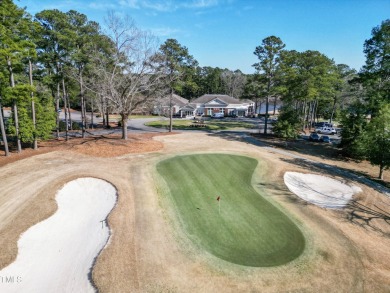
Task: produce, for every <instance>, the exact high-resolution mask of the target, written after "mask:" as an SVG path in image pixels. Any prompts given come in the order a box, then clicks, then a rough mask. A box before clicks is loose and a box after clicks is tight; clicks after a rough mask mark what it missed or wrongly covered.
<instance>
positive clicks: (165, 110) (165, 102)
mask: <svg viewBox="0 0 390 293" xmlns="http://www.w3.org/2000/svg"><path fill="white" fill-rule="evenodd" d="M187 104H188V100H187V99H184V98H182V97H180V96H179V95H176V94H173V95H172V100H171V99H170V95H168V96H165V97H163V98H161V99H160V100H159V101H158V102H157V104H156V105H155V106H154V108H153V114H154V115H162V116H169V108H170V105H171V106H172V114H173V115H175V116H176V115H180V116H181V115H182V113H181V112H180V109H181V108H182V107H184V106H185V105H187Z"/></svg>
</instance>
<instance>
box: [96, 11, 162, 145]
mask: <svg viewBox="0 0 390 293" xmlns="http://www.w3.org/2000/svg"><path fill="white" fill-rule="evenodd" d="M106 22H107V27H108V31H107V33H106V34H107V36H108V37H109V39H110V41H111V50H110V53H109V54H108V55H107V54H97V55H96V58H95V64H96V68H95V69H96V76H97V78H98V80H97V87H98V89H97V91H98V92H99V94H102V95H103V96H104V97H105V98H106V99H107V101H108V102H109V103H110V104H111V105H112V106H113V107H114V109H115V111H116V112H117V113H119V114H120V116H121V125H122V139H127V123H128V119H129V118H128V117H129V115H130V114H131V112H132V111H133V110H134V109H136V108H137V107H139V106H140V105H143V104H145V103H147V102H148V101H150V100H152V99H154V98H155V97H156V93H157V92H158V89H159V87H160V84H161V83H160V82H161V80H162V73H161V72H160V69H159V66H158V60H156V58H158V56H157V55H156V52H157V49H158V42H157V39H156V38H155V37H154V36H152V35H151V34H150V33H148V32H145V31H141V30H140V29H138V28H137V27H136V26H135V24H134V22H133V21H132V20H131V19H130V18H129V17H124V18H121V17H119V16H118V15H116V14H115V13H113V12H110V13H109V14H108V17H107V20H106Z"/></svg>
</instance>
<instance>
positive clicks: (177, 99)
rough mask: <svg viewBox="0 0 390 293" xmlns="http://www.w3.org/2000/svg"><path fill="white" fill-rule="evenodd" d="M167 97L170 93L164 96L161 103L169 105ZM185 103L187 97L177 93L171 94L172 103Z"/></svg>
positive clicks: (177, 104)
mask: <svg viewBox="0 0 390 293" xmlns="http://www.w3.org/2000/svg"><path fill="white" fill-rule="evenodd" d="M169 98H170V95H166V96H164V98H163V102H162V104H163V105H167V106H169ZM186 104H188V100H187V99H184V98H182V97H180V96H179V95H176V94H173V95H172V105H176V106H179V107H183V106H184V105H186Z"/></svg>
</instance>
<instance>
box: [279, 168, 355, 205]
mask: <svg viewBox="0 0 390 293" xmlns="http://www.w3.org/2000/svg"><path fill="white" fill-rule="evenodd" d="M284 183H285V184H286V185H287V187H288V189H290V191H291V192H293V193H295V194H296V195H297V196H298V197H300V198H302V199H303V200H306V201H308V202H310V203H313V204H315V205H318V206H320V207H323V208H335V209H336V208H342V207H344V206H345V205H346V204H347V203H348V202H349V201H350V200H351V198H352V196H353V195H354V194H355V193H358V192H361V189H360V188H359V187H357V186H349V185H347V184H345V183H342V182H340V181H338V180H335V179H332V178H329V177H326V176H321V175H315V174H303V173H296V172H286V173H285V174H284Z"/></svg>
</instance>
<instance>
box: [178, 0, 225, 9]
mask: <svg viewBox="0 0 390 293" xmlns="http://www.w3.org/2000/svg"><path fill="white" fill-rule="evenodd" d="M218 4H219V1H218V0H194V1H192V2H191V3H189V4H184V5H183V6H184V7H189V8H208V7H213V6H217V5H218Z"/></svg>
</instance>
